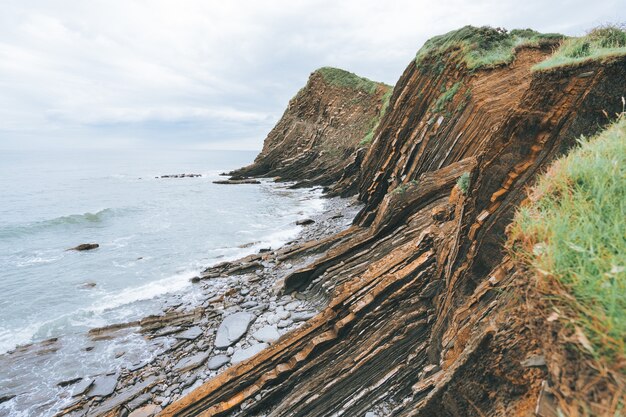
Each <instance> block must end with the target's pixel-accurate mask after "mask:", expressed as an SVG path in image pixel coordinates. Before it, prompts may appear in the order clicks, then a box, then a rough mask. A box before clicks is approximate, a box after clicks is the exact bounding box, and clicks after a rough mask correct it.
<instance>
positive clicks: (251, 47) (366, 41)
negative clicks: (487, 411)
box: [0, 0, 626, 149]
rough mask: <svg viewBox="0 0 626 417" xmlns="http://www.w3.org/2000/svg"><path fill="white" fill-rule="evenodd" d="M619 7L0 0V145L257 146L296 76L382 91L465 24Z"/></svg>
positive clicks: (557, 20)
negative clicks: (329, 71)
mask: <svg viewBox="0 0 626 417" xmlns="http://www.w3.org/2000/svg"><path fill="white" fill-rule="evenodd" d="M624 6H625V4H624V0H594V1H590V0H572V1H561V2H558V1H552V2H546V1H544V0H523V1H522V0H462V1H461V0H429V1H421V0H419V1H417V0H406V1H405V0H402V1H394V0H387V1H381V0H375V1H369V0H347V1H338V0H328V1H327V0H302V1H294V0H285V1H282V0H277V1H273V0H270V1H244V0H236V1H224V0H220V1H213V0H177V1H175V0H76V1H74V0H39V1H38V0H0V7H1V8H0V149H16V148H17V149H21V148H46V149H47V148H69V147H72V148H109V147H110V148H115V147H128V148H142V147H146V146H150V147H163V148H214V149H259V148H260V146H261V144H262V141H263V139H264V137H265V135H266V134H267V132H268V131H269V130H270V129H271V127H272V126H273V124H274V123H275V122H276V121H277V120H278V118H279V117H280V115H281V114H282V111H283V110H284V108H285V106H286V104H287V102H288V101H289V99H290V98H291V97H292V96H293V95H294V94H295V93H296V92H297V90H298V89H299V88H300V87H301V86H302V85H304V83H305V82H306V79H307V78H308V75H309V73H310V72H311V71H312V70H314V69H315V68H318V67H321V66H327V65H329V66H336V67H340V68H344V69H347V70H350V71H352V72H355V73H357V74H359V75H362V76H366V77H368V78H371V79H374V80H380V81H385V82H387V83H390V84H393V83H395V81H396V80H397V78H398V77H399V76H400V74H401V72H402V71H403V70H404V68H405V67H406V65H407V64H408V62H409V61H410V60H411V59H412V57H413V56H414V55H415V52H416V51H417V50H418V49H419V47H420V46H421V45H422V44H423V43H424V41H425V40H426V39H428V38H429V37H431V36H433V35H437V34H441V33H444V32H447V31H449V30H452V29H456V28H458V27H461V26H463V25H466V24H473V25H491V26H502V27H506V28H509V29H511V28H516V27H520V28H525V27H532V28H534V29H537V30H540V31H544V32H561V33H565V34H568V35H578V34H582V33H584V31H585V30H586V29H588V28H590V27H592V26H594V25H597V24H601V23H605V22H625V21H626V7H624Z"/></svg>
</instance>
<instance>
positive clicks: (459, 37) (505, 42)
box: [415, 26, 563, 70]
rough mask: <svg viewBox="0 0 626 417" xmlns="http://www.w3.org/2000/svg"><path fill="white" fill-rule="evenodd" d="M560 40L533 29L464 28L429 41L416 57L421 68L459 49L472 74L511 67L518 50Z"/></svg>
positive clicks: (560, 36) (554, 34)
mask: <svg viewBox="0 0 626 417" xmlns="http://www.w3.org/2000/svg"><path fill="white" fill-rule="evenodd" d="M560 39H563V35H561V34H558V33H545V34H544V33H539V32H536V31H534V30H532V29H514V30H511V31H510V32H509V31H507V30H506V29H502V28H492V27H489V26H482V27H475V26H464V27H462V28H461V29H458V30H454V31H452V32H448V33H446V34H443V35H439V36H435V37H433V38H431V39H429V40H428V41H426V43H425V44H424V46H423V47H422V48H421V49H420V50H419V51H418V52H417V55H416V56H415V63H416V64H417V65H420V64H421V63H422V62H423V61H424V59H425V58H426V57H443V56H444V55H445V54H446V53H447V52H449V51H450V50H452V49H459V50H460V57H461V60H462V61H463V62H464V63H465V65H466V66H467V68H469V69H470V70H475V69H478V68H483V67H486V68H493V67H496V66H498V65H502V64H509V63H511V62H512V61H513V58H514V57H515V48H517V47H519V46H522V45H533V46H539V45H541V44H542V43H553V42H555V41H556V40H560Z"/></svg>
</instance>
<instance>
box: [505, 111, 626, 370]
mask: <svg viewBox="0 0 626 417" xmlns="http://www.w3.org/2000/svg"><path fill="white" fill-rule="evenodd" d="M509 242H510V244H509V246H510V248H511V252H512V254H513V256H514V257H516V258H517V259H519V260H521V261H522V262H523V263H525V264H526V265H528V266H529V267H530V268H531V270H534V271H536V272H537V275H538V276H539V277H540V279H541V280H546V281H545V282H546V283H552V284H556V286H557V288H561V289H562V293H559V291H556V294H554V300H555V301H556V303H557V305H561V306H566V307H567V308H568V311H573V312H574V313H573V316H574V317H573V321H574V323H573V324H574V326H576V327H577V328H579V329H581V330H582V331H583V333H584V335H585V336H586V337H587V338H588V339H589V341H590V342H591V346H590V347H588V348H587V349H588V350H590V351H592V352H593V353H594V354H595V355H597V356H598V357H603V358H608V359H609V361H611V362H613V363H620V362H621V363H623V362H622V361H623V360H624V359H625V358H626V117H624V115H622V116H621V117H620V119H619V120H618V121H617V122H615V123H614V124H613V125H611V126H610V127H608V128H607V129H606V130H604V131H603V132H601V133H600V134H599V135H597V136H596V137H595V138H593V139H591V140H587V139H585V138H582V139H581V140H580V146H579V147H578V148H576V149H574V150H573V151H572V152H570V153H569V154H568V155H567V156H565V157H563V158H561V159H559V160H558V161H556V162H555V163H554V164H553V165H552V166H551V167H550V169H549V170H548V171H547V172H546V173H545V174H544V175H543V176H542V177H541V178H540V179H539V180H538V183H537V185H536V186H535V187H534V188H533V190H532V191H531V193H530V195H529V203H528V204H526V205H524V206H523V207H521V208H520V210H519V211H518V213H517V214H516V216H515V219H514V222H513V224H512V226H511V234H510V241H509Z"/></svg>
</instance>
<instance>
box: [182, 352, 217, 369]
mask: <svg viewBox="0 0 626 417" xmlns="http://www.w3.org/2000/svg"><path fill="white" fill-rule="evenodd" d="M209 355H210V352H200V353H196V354H195V355H192V356H188V357H186V358H183V359H181V360H180V361H178V363H177V364H176V366H174V370H175V371H178V372H185V371H189V370H190V369H194V368H197V367H198V366H200V365H202V364H203V363H204V362H205V361H206V360H207V359H208V358H209Z"/></svg>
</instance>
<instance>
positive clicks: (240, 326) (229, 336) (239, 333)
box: [215, 312, 256, 349]
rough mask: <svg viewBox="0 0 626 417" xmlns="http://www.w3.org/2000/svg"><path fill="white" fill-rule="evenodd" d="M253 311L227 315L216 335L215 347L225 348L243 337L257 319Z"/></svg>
mask: <svg viewBox="0 0 626 417" xmlns="http://www.w3.org/2000/svg"><path fill="white" fill-rule="evenodd" d="M255 317H256V316H255V315H254V314H252V313H246V312H239V313H235V314H231V315H230V316H228V317H226V318H225V319H224V320H223V321H222V323H221V324H220V327H219V328H218V329H217V335H216V336H215V347H216V348H218V349H224V348H227V347H229V346H230V345H232V344H234V343H236V342H238V341H239V339H241V338H242V337H243V335H244V334H246V332H247V331H248V329H249V328H250V325H251V324H252V322H253V321H254V319H255Z"/></svg>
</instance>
